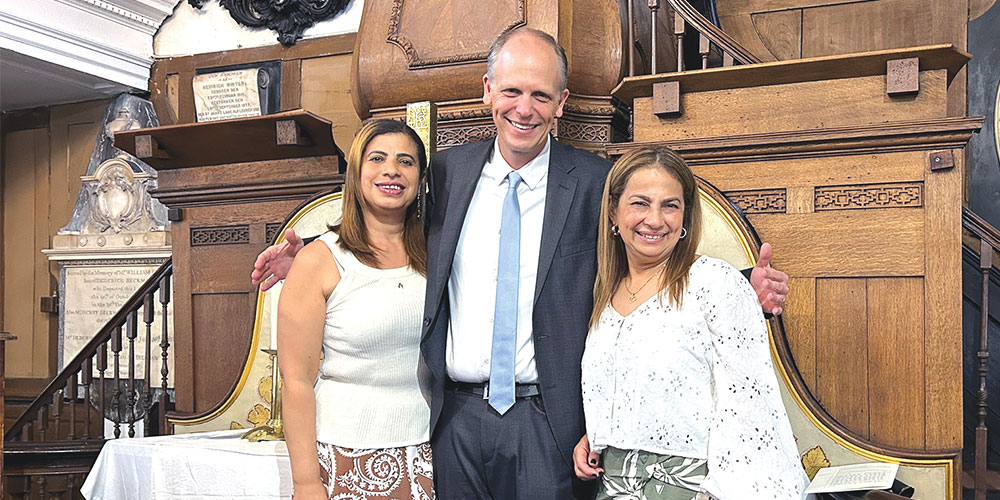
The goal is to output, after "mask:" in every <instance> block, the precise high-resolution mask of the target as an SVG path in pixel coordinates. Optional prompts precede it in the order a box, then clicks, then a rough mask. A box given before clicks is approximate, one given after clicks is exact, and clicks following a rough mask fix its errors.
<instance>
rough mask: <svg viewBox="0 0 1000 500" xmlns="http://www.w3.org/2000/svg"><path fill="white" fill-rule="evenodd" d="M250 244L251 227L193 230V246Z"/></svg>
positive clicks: (200, 228) (243, 225)
mask: <svg viewBox="0 0 1000 500" xmlns="http://www.w3.org/2000/svg"><path fill="white" fill-rule="evenodd" d="M247 243H250V225H249V224H239V225H235V226H206V227H192V228H191V246H193V247H201V246H209V245H244V244H247Z"/></svg>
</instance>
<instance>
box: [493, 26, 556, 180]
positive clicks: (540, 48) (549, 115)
mask: <svg viewBox="0 0 1000 500" xmlns="http://www.w3.org/2000/svg"><path fill="white" fill-rule="evenodd" d="M492 76H493V78H492V79H491V78H490V75H485V76H484V77H483V102H484V103H486V104H489V105H490V107H491V109H492V113H493V123H494V124H496V127H497V134H498V142H499V145H500V154H502V155H503V158H504V160H506V161H507V163H508V164H510V166H511V167H513V168H515V169H517V168H521V167H523V166H524V165H525V164H526V163H528V162H529V161H531V160H532V159H533V158H534V157H535V156H537V155H538V153H540V152H541V151H542V149H543V148H544V147H545V141H546V140H547V139H548V134H549V130H550V129H551V128H552V122H553V120H555V119H556V118H557V117H560V116H562V109H563V104H564V103H565V102H566V97H567V96H569V91H568V90H566V89H564V88H562V78H561V75H560V72H559V59H558V57H557V56H556V53H555V51H554V50H553V49H552V47H551V46H550V45H548V44H547V43H546V42H544V41H543V40H541V39H539V38H537V37H535V36H532V35H530V34H523V35H518V36H514V37H513V38H511V39H510V40H508V41H507V43H506V44H505V45H504V46H503V48H502V49H501V50H500V52H499V55H498V57H497V61H496V63H495V65H494V67H493V75H492Z"/></svg>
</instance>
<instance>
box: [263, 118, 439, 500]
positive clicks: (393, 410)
mask: <svg viewBox="0 0 1000 500" xmlns="http://www.w3.org/2000/svg"><path fill="white" fill-rule="evenodd" d="M426 165H427V158H426V154H425V151H424V146H423V143H422V142H421V141H420V139H419V137H418V136H417V134H416V133H415V132H414V131H413V130H412V129H410V128H409V127H407V126H406V125H405V124H403V123H401V122H397V121H392V120H373V121H371V122H369V123H368V124H366V125H365V126H364V127H362V128H361V130H360V131H359V132H358V134H357V136H356V137H355V139H354V143H353V144H352V145H351V151H350V154H349V156H348V161H347V177H346V180H345V182H344V197H343V205H344V208H343V220H342V222H341V223H340V224H339V225H338V226H335V227H333V228H331V231H330V232H328V233H326V234H324V235H322V236H320V237H319V239H318V240H317V241H314V242H312V243H310V244H309V245H306V247H305V248H303V249H302V250H301V251H300V252H299V253H298V255H297V258H296V259H295V261H294V263H293V264H292V268H291V270H290V271H289V274H288V278H287V279H286V280H285V284H284V287H283V289H282V292H281V298H280V300H279V303H278V366H279V368H280V370H281V376H282V383H283V386H282V390H281V396H282V404H283V412H282V417H283V419H284V424H285V441H286V442H287V444H288V455H289V458H290V460H291V466H292V483H293V488H294V492H295V499H296V500H307V499H333V498H350V499H368V498H379V499H398V500H429V499H431V498H433V497H434V492H433V486H432V469H431V451H430V445H429V444H428V443H427V441H428V439H429V435H428V433H429V428H428V427H429V422H430V406H429V400H430V396H429V393H428V391H427V380H426V377H427V371H426V369H425V367H424V366H423V363H422V361H421V359H420V318H421V314H422V312H423V308H424V288H425V285H426V279H425V273H426V268H427V258H426V250H425V248H424V236H423V227H422V224H421V221H420V214H419V212H418V209H417V207H418V206H419V201H416V200H417V194H418V192H420V190H421V188H422V186H423V176H424V172H425V167H426ZM320 352H322V354H323V357H322V359H321V357H320ZM317 375H318V377H317Z"/></svg>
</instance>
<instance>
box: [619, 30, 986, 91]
mask: <svg viewBox="0 0 1000 500" xmlns="http://www.w3.org/2000/svg"><path fill="white" fill-rule="evenodd" d="M914 57H915V58H918V59H920V70H921V71H928V70H935V69H947V70H948V81H949V82H950V81H951V80H952V79H953V78H954V77H955V75H956V74H957V73H958V72H959V71H960V70H961V69H962V68H963V67H964V66H965V63H966V62H968V61H969V59H970V58H971V57H972V56H971V55H970V54H969V53H967V52H965V51H963V50H960V49H958V48H956V47H955V46H953V45H947V44H942V45H928V46H923V47H911V48H905V49H890V50H877V51H873V52H864V53H861V54H845V55H836V56H824V57H812V58H807V59H795V60H790V61H776V62H769V63H761V64H750V65H742V66H728V67H721V68H709V69H699V70H693V71H681V72H678V73H662V74H657V75H643V76H630V77H626V78H625V79H623V80H622V82H621V83H620V84H618V86H617V87H615V89H614V90H612V91H611V95H613V96H615V97H617V98H618V99H621V100H622V101H625V102H628V103H630V102H632V100H633V99H635V98H636V97H649V96H651V95H652V92H653V84H654V83H660V82H669V81H678V82H681V86H682V87H684V92H702V91H706V90H725V89H733V88H746V87H760V86H765V85H781V84H784V83H796V82H813V81H820V80H832V79H838V78H852V77H859V76H875V75H885V73H886V64H887V63H888V61H891V60H896V59H905V58H914Z"/></svg>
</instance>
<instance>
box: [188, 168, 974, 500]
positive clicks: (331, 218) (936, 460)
mask: <svg viewBox="0 0 1000 500" xmlns="http://www.w3.org/2000/svg"><path fill="white" fill-rule="evenodd" d="M699 194H700V200H701V204H702V211H703V224H704V227H703V231H702V241H701V244H700V245H699V248H698V253H701V254H706V255H710V256H713V257H717V258H720V259H723V260H726V261H728V262H729V263H730V264H732V265H733V266H735V267H736V268H738V269H745V268H749V267H752V266H753V263H754V262H755V261H756V258H757V253H758V249H759V248H760V241H759V240H758V238H757V235H756V233H755V232H754V230H753V228H752V227H751V226H750V224H749V223H748V222H747V220H746V218H745V217H744V216H743V214H742V213H740V212H739V210H738V209H737V208H736V207H735V206H734V205H733V204H732V203H730V202H729V201H728V200H727V199H726V197H725V196H724V195H723V194H722V193H721V192H720V191H719V190H717V189H716V188H715V187H713V186H711V185H710V184H708V183H706V182H704V181H701V180H700V179H699ZM340 203H341V196H340V193H339V192H338V193H329V194H324V195H321V196H317V197H315V198H313V199H312V200H309V201H307V202H306V203H304V204H303V205H302V207H301V208H300V209H299V210H298V211H297V212H296V213H295V214H294V215H293V216H291V217H290V218H289V220H288V222H287V223H286V224H285V227H283V228H282V229H281V232H280V233H279V234H278V236H277V240H276V242H277V243H280V242H282V241H283V240H284V231H285V229H286V228H289V227H290V228H294V229H295V232H296V233H297V234H299V235H300V236H315V235H318V234H320V233H322V232H324V231H326V227H327V225H328V224H332V223H334V222H335V221H337V220H338V219H339V218H340ZM280 293H281V285H280V284H278V285H276V286H274V287H273V288H271V289H270V290H268V291H267V292H264V293H261V294H260V295H259V298H258V301H257V313H256V318H255V323H254V325H255V326H254V333H253V344H252V345H253V347H252V349H251V353H250V356H249V358H248V359H247V361H246V365H245V368H244V371H243V374H242V376H241V378H240V380H239V383H238V384H237V385H236V387H235V390H234V391H233V392H232V393H231V394H230V396H229V397H228V398H227V400H226V401H225V403H224V404H223V405H221V406H220V407H219V408H218V409H217V410H216V411H215V412H213V413H212V414H211V415H208V416H206V417H203V418H198V419H192V420H184V419H172V420H171V421H170V423H171V424H172V425H173V429H174V432H175V433H187V432H198V431H209V430H221V429H235V428H251V427H253V426H255V425H259V424H262V423H264V421H266V420H267V419H268V416H269V414H270V402H271V367H270V362H269V358H268V356H267V355H266V354H264V353H263V352H261V350H262V349H269V348H272V347H276V342H275V323H276V310H277V304H278V296H279V294H280ZM768 328H769V330H770V341H771V354H772V356H773V360H774V366H775V374H776V376H777V378H778V382H779V386H780V388H781V396H782V400H783V401H784V404H785V409H786V411H787V412H788V416H789V419H790V420H791V424H792V430H793V432H794V434H795V438H796V444H797V446H798V450H799V454H800V456H801V458H802V463H803V467H804V468H805V469H806V472H807V473H808V474H809V476H810V477H812V475H813V474H815V472H816V470H818V469H819V468H822V467H826V466H829V465H831V464H832V465H847V464H857V463H865V462H890V463H898V464H900V468H899V472H898V475H897V478H898V479H900V480H901V481H903V482H905V483H907V484H909V485H910V486H913V487H914V489H915V491H916V494H915V495H914V497H913V498H917V499H927V500H930V499H935V500H937V499H951V498H953V493H952V492H953V491H954V489H955V488H954V484H953V481H954V477H955V470H954V462H953V461H952V460H951V459H950V458H947V457H935V456H932V455H927V456H914V455H913V454H907V453H905V452H900V451H896V450H891V449H886V448H877V447H873V446H871V445H870V444H867V443H865V442H864V441H863V440H862V439H861V438H858V437H856V436H853V435H851V434H850V433H849V432H848V431H846V430H844V429H843V427H842V426H840V425H839V424H837V422H836V421H835V420H833V418H831V417H830V416H829V415H828V414H827V413H826V411H825V410H823V409H822V407H821V406H820V405H819V404H818V403H817V402H816V400H815V399H814V398H813V397H812V395H811V394H810V393H809V391H808V389H807V388H806V385H805V384H804V383H803V381H802V378H801V376H800V375H799V373H798V371H797V370H796V368H795V363H794V360H793V359H792V357H791V354H790V350H789V348H788V344H787V340H786V338H785V333H784V331H783V328H782V326H781V321H780V319H777V318H776V319H772V320H771V321H769V322H768ZM884 403H885V404H892V403H891V402H889V401H887V402H884Z"/></svg>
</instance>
